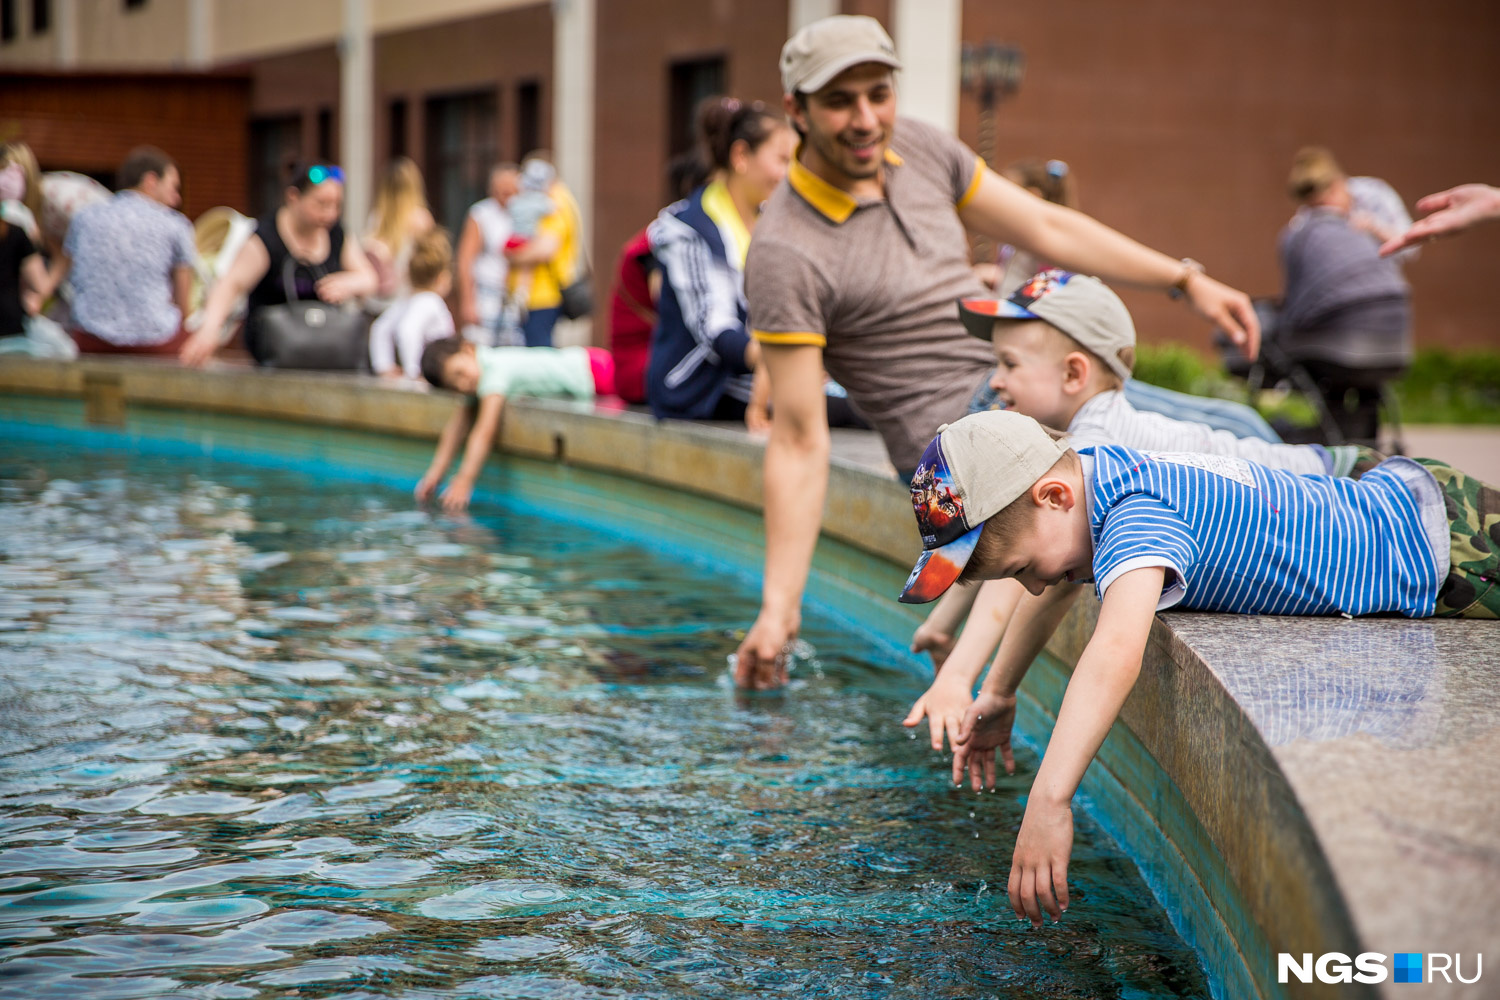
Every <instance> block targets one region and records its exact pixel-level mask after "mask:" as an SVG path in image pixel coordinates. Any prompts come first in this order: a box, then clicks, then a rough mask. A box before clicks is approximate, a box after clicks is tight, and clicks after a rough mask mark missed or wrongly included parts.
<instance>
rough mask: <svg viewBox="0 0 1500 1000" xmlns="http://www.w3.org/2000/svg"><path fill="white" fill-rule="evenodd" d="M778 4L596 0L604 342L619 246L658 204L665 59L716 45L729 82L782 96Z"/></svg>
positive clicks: (781, 9)
mask: <svg viewBox="0 0 1500 1000" xmlns="http://www.w3.org/2000/svg"><path fill="white" fill-rule="evenodd" d="M786 29H787V16H786V8H785V5H784V4H771V3H756V2H752V0H719V2H716V3H711V4H709V3H703V2H701V0H631V2H628V3H627V2H623V0H613V2H607V3H600V4H599V7H598V24H597V28H596V30H597V49H598V62H597V64H596V65H597V68H596V74H597V77H596V78H597V81H598V83H597V98H596V105H595V109H596V124H595V131H594V149H595V161H594V238H593V247H592V251H591V252H592V254H593V263H594V270H595V273H596V275H597V278H596V280H595V285H596V288H595V291H596V295H595V298H596V301H597V303H598V305H599V309H598V310H596V313H595V318H596V329H595V332H594V335H595V339H596V340H600V341H601V342H602V338H603V337H604V335H605V332H606V331H605V329H604V326H603V323H604V319H603V318H604V317H605V315H606V314H607V312H606V311H607V309H608V303H607V301H605V299H606V296H607V295H608V292H609V289H610V286H611V283H612V282H613V280H614V267H615V262H616V257H617V256H618V255H619V252H620V247H621V246H622V245H623V244H624V242H625V241H626V239H628V238H629V237H630V236H631V234H633V233H634V232H635V231H636V230H638V229H640V228H641V227H642V226H644V225H646V223H648V222H650V221H651V220H652V219H653V218H655V217H656V213H657V212H659V211H660V210H661V209H662V207H663V198H662V192H663V189H664V187H665V183H666V182H665V174H666V166H667V130H668V115H669V108H668V104H669V102H670V78H669V73H670V67H671V64H672V63H674V62H678V61H683V60H689V59H695V58H708V57H712V56H720V55H722V56H723V57H724V60H725V74H726V85H727V86H726V89H727V90H728V91H729V93H730V94H732V95H733V96H735V97H738V98H740V99H741V100H747V101H749V100H760V101H765V102H767V103H768V104H771V105H772V106H773V107H775V106H779V105H780V103H781V83H780V76H779V73H778V70H777V68H776V62H777V58H778V57H779V56H780V54H781V46H782V43H783V42H785V41H786Z"/></svg>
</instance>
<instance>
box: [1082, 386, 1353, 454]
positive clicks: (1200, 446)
mask: <svg viewBox="0 0 1500 1000" xmlns="http://www.w3.org/2000/svg"><path fill="white" fill-rule="evenodd" d="M1068 438H1069V442H1068V443H1069V444H1071V445H1072V446H1073V447H1074V448H1096V447H1099V446H1102V445H1112V444H1113V445H1124V446H1125V447H1126V448H1134V449H1135V450H1137V451H1172V452H1177V451H1186V452H1199V453H1202V454H1205V455H1233V456H1235V457H1236V458H1245V459H1249V460H1250V461H1252V462H1259V463H1260V464H1261V465H1265V466H1269V467H1270V468H1273V469H1285V470H1287V471H1288V472H1295V473H1298V474H1302V475H1305V474H1308V473H1311V474H1313V475H1327V474H1328V473H1329V472H1331V471H1332V470H1331V468H1330V464H1329V463H1330V462H1331V461H1332V458H1331V457H1330V459H1328V460H1325V459H1324V457H1323V456H1324V454H1326V452H1325V451H1324V450H1321V449H1319V448H1315V447H1312V446H1311V445H1305V444H1272V443H1270V442H1269V441H1262V440H1261V439H1260V438H1237V437H1235V436H1234V435H1233V434H1230V433H1229V432H1228V431H1221V430H1216V429H1215V428H1212V427H1210V426H1208V425H1207V424H1196V423H1193V422H1191V421H1188V420H1173V419H1172V418H1171V417H1168V416H1164V415H1163V414H1160V413H1147V412H1145V411H1142V410H1137V409H1136V408H1135V407H1133V406H1131V405H1130V402H1129V401H1128V400H1127V399H1126V398H1125V394H1124V393H1123V392H1120V391H1118V390H1115V389H1110V390H1108V391H1106V392H1101V393H1099V394H1098V395H1097V396H1095V397H1093V398H1092V399H1090V400H1089V401H1088V402H1086V403H1084V404H1083V405H1082V406H1081V407H1079V408H1078V412H1077V413H1075V414H1074V415H1073V420H1072V422H1071V423H1070V424H1068ZM1351 457H1352V456H1351ZM1349 464H1353V463H1352V462H1350V463H1349Z"/></svg>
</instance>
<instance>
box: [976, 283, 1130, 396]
mask: <svg viewBox="0 0 1500 1000" xmlns="http://www.w3.org/2000/svg"><path fill="white" fill-rule="evenodd" d="M958 314H959V318H960V319H962V320H963V323H964V329H966V330H968V331H969V333H970V335H972V336H975V337H978V338H979V339H980V340H991V339H993V337H994V334H995V321H996V320H997V319H1040V320H1045V321H1046V322H1048V323H1051V324H1052V325H1053V326H1055V327H1057V328H1058V329H1059V330H1061V331H1062V332H1063V333H1065V334H1067V335H1068V336H1069V337H1072V338H1073V339H1074V340H1076V341H1077V342H1078V343H1079V344H1080V345H1081V346H1083V347H1085V348H1087V349H1088V350H1089V351H1091V352H1093V353H1094V354H1095V355H1097V356H1098V358H1099V360H1101V361H1103V362H1104V363H1105V364H1106V365H1108V366H1109V370H1110V371H1112V372H1114V373H1115V374H1116V375H1118V376H1120V377H1121V378H1129V377H1130V368H1129V367H1127V366H1126V364H1125V362H1123V361H1121V360H1120V349H1121V348H1124V347H1129V348H1134V347H1135V323H1134V322H1132V321H1131V319H1130V310H1129V309H1126V308H1125V303H1123V302H1121V301H1120V297H1119V296H1118V295H1116V294H1115V293H1114V292H1113V291H1111V290H1110V287H1109V286H1108V285H1106V284H1105V283H1104V282H1102V281H1100V280H1099V279H1098V278H1091V277H1089V276H1088V275H1086V274H1074V273H1073V272H1072V271H1060V270H1056V269H1053V270H1048V271H1042V272H1040V273H1039V274H1036V275H1034V276H1032V278H1031V279H1030V280H1029V281H1027V282H1026V284H1024V285H1022V286H1021V287H1020V288H1018V289H1016V290H1015V292H1013V293H1012V294H1011V296H1010V298H1007V299H985V298H979V299H959V300H958Z"/></svg>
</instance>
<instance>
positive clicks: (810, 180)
mask: <svg viewBox="0 0 1500 1000" xmlns="http://www.w3.org/2000/svg"><path fill="white" fill-rule="evenodd" d="M885 162H886V163H887V164H889V165H890V166H893V167H899V166H901V164H902V162H903V161H902V159H901V157H900V156H898V155H897V154H896V151H895V150H893V149H891V148H890V147H889V146H887V147H886V150H885ZM787 183H789V184H790V185H791V186H792V190H793V191H795V192H797V193H798V194H799V195H801V196H802V200H803V201H805V202H807V203H808V204H809V205H811V206H812V207H813V208H815V209H817V210H818V211H819V212H821V213H822V214H823V215H824V216H825V217H826V218H827V219H828V221H829V222H834V223H837V224H839V225H843V224H844V223H845V222H847V221H849V216H851V215H853V214H854V210H855V209H856V208H858V207H859V202H857V201H855V200H854V198H853V197H852V196H851V195H850V194H849V192H847V191H840V190H839V189H838V188H836V187H834V186H833V185H832V184H830V183H828V182H827V181H825V180H824V179H823V178H821V177H819V176H818V175H817V174H815V173H813V172H812V171H811V170H808V169H807V168H806V167H804V166H803V165H802V147H801V146H800V145H799V146H798V147H797V152H796V154H794V155H793V156H792V166H791V168H790V169H789V170H788V171H787Z"/></svg>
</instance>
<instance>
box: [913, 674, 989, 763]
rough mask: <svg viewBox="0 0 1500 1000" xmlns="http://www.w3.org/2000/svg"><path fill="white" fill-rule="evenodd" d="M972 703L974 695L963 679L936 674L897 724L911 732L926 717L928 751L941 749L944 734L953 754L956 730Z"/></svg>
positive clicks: (955, 743)
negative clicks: (930, 748)
mask: <svg viewBox="0 0 1500 1000" xmlns="http://www.w3.org/2000/svg"><path fill="white" fill-rule="evenodd" d="M973 703H974V695H973V694H972V693H971V692H970V690H969V685H968V683H967V682H965V680H964V679H963V678H956V677H955V676H954V675H953V674H952V672H950V673H947V674H938V676H937V679H936V680H934V681H933V682H932V687H930V688H928V689H927V691H926V693H924V694H923V695H922V697H920V698H918V699H917V701H916V704H914V705H912V707H911V712H910V713H909V714H908V715H907V716H906V718H905V719H904V720H903V721H902V723H901V724H902V725H903V726H905V727H906V728H908V729H911V728H913V727H914V726H916V725H917V724H918V723H920V722H921V721H922V717H923V716H926V717H927V725H928V729H929V730H930V731H931V734H932V749H934V750H937V751H941V750H942V749H943V734H944V733H947V735H948V744H949V745H950V746H951V747H952V748H953V749H954V750H955V751H956V750H957V749H958V729H959V726H960V725H962V724H963V721H964V713H965V712H967V711H968V710H969V706H970V705H972V704H973Z"/></svg>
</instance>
